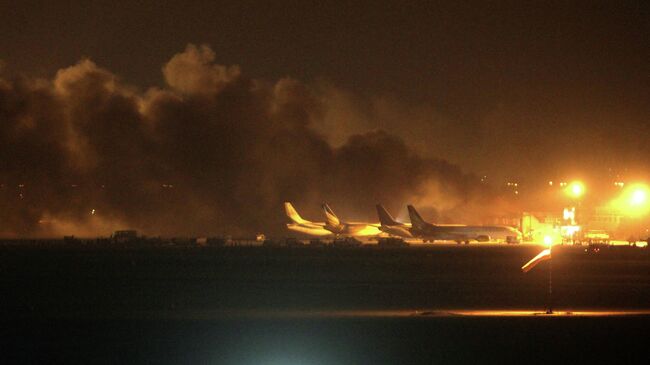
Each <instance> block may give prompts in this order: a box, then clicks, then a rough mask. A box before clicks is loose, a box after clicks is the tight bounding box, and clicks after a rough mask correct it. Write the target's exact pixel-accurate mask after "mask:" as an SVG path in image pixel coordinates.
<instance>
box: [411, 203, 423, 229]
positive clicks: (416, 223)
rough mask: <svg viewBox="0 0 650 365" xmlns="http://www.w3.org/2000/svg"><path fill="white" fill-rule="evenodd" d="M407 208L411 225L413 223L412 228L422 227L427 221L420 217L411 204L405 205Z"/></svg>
mask: <svg viewBox="0 0 650 365" xmlns="http://www.w3.org/2000/svg"><path fill="white" fill-rule="evenodd" d="M407 208H408V210H409V218H410V219H411V225H413V228H415V229H423V228H424V227H425V226H426V224H427V223H426V222H425V221H424V219H422V217H420V213H418V211H417V210H415V207H413V206H412V205H409V206H407Z"/></svg>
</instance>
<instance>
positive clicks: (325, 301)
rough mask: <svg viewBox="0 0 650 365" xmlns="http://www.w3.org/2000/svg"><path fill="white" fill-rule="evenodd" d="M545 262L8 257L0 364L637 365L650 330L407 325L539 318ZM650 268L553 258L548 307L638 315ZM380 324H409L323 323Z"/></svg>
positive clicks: (371, 255)
mask: <svg viewBox="0 0 650 365" xmlns="http://www.w3.org/2000/svg"><path fill="white" fill-rule="evenodd" d="M540 250H541V249H540V248H539V247H529V246H528V247H527V246H520V247H517V246H508V247H505V246H504V247H481V246H478V245H476V246H470V247H465V246H462V247H448V246H440V247H428V248H411V249H399V250H380V249H368V248H360V249H309V248H294V249H278V248H276V249H269V248H262V247H256V248H221V249H215V248H140V249H133V248H132V249H107V248H92V247H81V248H80V247H67V248H66V247H57V248H43V247H41V248H37V247H15V246H12V247H7V246H5V247H0V290H1V293H2V301H0V310H1V314H2V316H1V317H0V319H1V323H0V325H1V326H2V329H1V331H0V337H1V338H0V339H1V340H2V350H4V351H3V356H4V357H5V360H7V362H9V363H71V362H80V361H81V362H87V363H91V362H92V363H97V362H100V363H133V362H136V363H183V364H184V363H191V364H193V363H216V364H219V363H224V364H342V363H345V364H348V363H349V364H375V363H394V364H399V363H467V362H473V363H476V362H502V361H506V360H511V361H520V362H532V363H541V362H545V363H548V362H549V361H553V362H572V363H584V362H587V360H588V359H589V356H591V355H594V354H596V355H598V356H599V357H600V358H601V359H604V358H607V359H610V360H612V361H617V362H619V363H629V362H638V361H639V360H641V361H640V363H644V362H645V361H643V360H644V359H647V358H648V356H647V354H648V352H647V351H646V350H645V348H646V347H650V346H646V344H647V345H650V331H649V329H650V327H649V326H648V324H650V320H649V318H650V317H649V316H647V315H635V316H613V317H612V316H610V317H579V316H564V317H540V316H527V317H526V316H524V317H509V316H506V317H503V316H490V317H472V316H470V317H467V316H455V315H451V316H422V315H417V314H416V313H427V312H433V313H448V312H453V311H471V310H487V309H502V310H508V309H512V310H543V309H544V308H545V306H546V304H547V301H548V298H547V285H548V263H543V264H541V265H540V266H539V267H538V268H535V269H534V270H533V271H531V272H530V273H527V274H522V273H521V272H520V269H519V268H520V267H521V265H523V263H525V262H526V261H527V260H529V259H530V258H532V257H533V256H534V255H536V254H537V253H538V252H539V251H540ZM649 252H650V251H649V250H646V249H631V248H612V249H608V250H601V251H600V252H599V253H597V254H594V253H587V252H585V251H584V249H582V248H560V247H558V248H555V249H554V256H555V258H554V261H553V288H554V305H555V307H556V308H557V309H562V310H566V311H580V310H587V309H589V310H597V311H601V310H603V311H607V310H617V311H624V312H625V311H630V310H637V311H638V310H641V311H647V310H648V309H650V255H649ZM373 311H374V312H373ZM382 311H397V313H407V314H406V315H390V314H389V315H375V316H367V315H361V316H358V317H355V316H354V315H352V316H349V315H346V316H337V315H333V316H329V315H323V316H321V315H319V314H318V313H355V312H358V313H366V312H371V313H382ZM242 313H244V315H242ZM278 313H280V315H278ZM287 313H289V314H290V313H302V314H305V313H307V314H309V313H316V314H315V315H304V316H303V315H297V316H294V315H287ZM408 313H413V315H408ZM555 354H560V355H561V356H560V357H556V355H555ZM563 360H566V361H563Z"/></svg>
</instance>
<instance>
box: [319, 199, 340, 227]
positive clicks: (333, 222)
mask: <svg viewBox="0 0 650 365" xmlns="http://www.w3.org/2000/svg"><path fill="white" fill-rule="evenodd" d="M323 210H324V211H325V218H326V221H327V224H328V225H330V226H333V227H337V226H339V225H341V221H340V220H339V217H337V216H336V214H334V211H333V210H332V208H330V207H329V205H327V203H323Z"/></svg>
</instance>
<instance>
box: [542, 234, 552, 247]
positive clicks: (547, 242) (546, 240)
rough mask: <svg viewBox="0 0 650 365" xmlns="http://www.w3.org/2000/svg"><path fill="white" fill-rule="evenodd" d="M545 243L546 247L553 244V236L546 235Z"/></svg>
mask: <svg viewBox="0 0 650 365" xmlns="http://www.w3.org/2000/svg"><path fill="white" fill-rule="evenodd" d="M544 244H545V245H546V247H551V246H553V237H551V236H544Z"/></svg>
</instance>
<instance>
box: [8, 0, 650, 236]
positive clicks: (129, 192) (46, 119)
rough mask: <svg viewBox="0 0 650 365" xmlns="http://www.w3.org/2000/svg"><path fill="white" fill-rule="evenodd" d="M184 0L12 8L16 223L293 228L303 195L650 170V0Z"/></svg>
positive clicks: (475, 188) (392, 192)
mask: <svg viewBox="0 0 650 365" xmlns="http://www.w3.org/2000/svg"><path fill="white" fill-rule="evenodd" d="M167 3H168V2H159V1H158V2H148V1H138V2H133V3H132V4H128V3H126V2H123V3H117V4H116V3H114V2H100V1H97V2H79V3H75V2H66V1H56V2H46V3H42V2H31V1H24V2H19V3H15V4H3V5H1V6H0V34H2V37H0V60H1V61H2V63H1V64H2V68H1V69H0V123H1V125H2V127H0V128H1V129H0V143H1V144H2V146H1V147H0V161H2V162H4V167H3V168H2V169H1V170H0V179H2V181H1V183H2V184H5V185H6V187H3V189H11V191H10V192H7V191H5V192H4V193H3V194H4V195H3V198H2V199H3V202H4V204H5V205H7V206H12V207H18V208H16V209H15V210H12V213H11V214H9V213H2V215H3V216H2V217H1V218H2V221H3V222H2V223H0V233H2V234H5V235H19V236H21V235H30V234H45V233H44V232H55V233H56V234H58V233H60V232H62V231H66V230H73V231H74V230H76V229H79V230H80V231H83V232H93V233H94V232H99V231H101V232H103V231H106V230H110V229H113V228H115V227H122V226H125V225H129V226H134V227H136V228H140V229H144V230H145V231H149V232H162V233H163V234H175V233H196V232H205V233H213V234H214V233H220V232H224V231H226V230H233V231H237V232H244V233H247V232H255V231H257V230H260V229H264V230H271V231H272V230H273V229H275V228H274V227H278V225H279V224H278V222H279V221H278V220H281V218H282V217H279V218H278V217H276V216H277V215H278V211H279V210H278V209H280V208H279V207H280V204H281V202H282V201H284V200H293V201H296V202H297V203H298V206H299V207H303V206H304V207H311V206H316V207H317V203H318V202H320V201H323V200H327V201H330V202H333V203H334V205H335V207H336V206H337V205H338V207H339V208H340V209H341V210H342V211H343V212H344V213H348V214H349V213H358V214H357V215H358V216H359V215H361V216H363V217H365V216H367V215H369V214H371V213H372V207H373V206H374V203H376V202H377V201H382V202H385V203H386V204H387V205H388V206H389V208H392V209H397V208H398V207H400V206H403V205H404V204H406V203H408V202H414V203H416V204H418V203H420V204H421V205H429V206H436V207H437V208H438V209H439V210H441V211H446V210H449V211H452V212H453V211H463V209H465V210H466V208H467V207H471V206H474V205H476V204H482V203H483V202H482V201H481V200H480V199H479V200H478V201H477V199H474V197H475V196H480V197H485V196H488V195H489V194H488V193H484V192H483V190H482V189H483V188H482V186H481V184H479V183H478V178H477V177H479V176H483V175H487V176H488V181H490V182H492V183H493V184H494V186H496V185H498V184H502V183H503V182H505V181H509V180H515V181H519V182H521V183H523V184H528V185H532V184H538V183H543V182H545V181H548V180H556V179H572V178H582V179H585V180H587V181H599V180H607V181H610V180H612V179H615V178H616V177H615V175H617V174H620V175H622V178H624V179H639V178H647V177H648V176H649V175H650V168H649V167H648V163H647V160H648V157H649V156H650V144H649V143H648V140H649V138H648V137H650V123H649V122H650V120H649V116H650V104H649V103H648V100H649V98H648V96H650V62H649V61H650V47H648V41H647V40H648V39H649V36H650V6H648V3H647V2H643V1H627V2H607V3H601V2H594V1H589V2H584V3H580V2H572V3H571V4H566V3H565V2H557V3H556V2H549V1H543V2H530V3H526V4H522V2H519V1H515V2H506V1H499V2H489V3H474V2H461V1H453V2H449V3H436V2H422V3H417V2H408V3H405V2H394V3H388V2H383V3H378V2H374V1H373V2H370V1H369V2H355V3H354V4H348V3H343V4H329V3H328V4H325V3H324V2H313V3H312V2H309V1H297V2H268V3H266V2H250V1H236V2H219V1H203V2H178V3H177V4H167ZM169 3H171V2H169ZM188 45H189V46H188ZM221 65H223V66H221ZM612 181H613V180H612ZM18 184H26V185H27V187H26V188H25V189H28V190H26V191H25V192H24V194H23V196H21V197H20V198H16V196H17V194H18V191H16V189H17V188H16V186H17V185H18ZM169 184H171V185H173V188H172V189H169V188H167V187H163V188H162V190H161V191H162V193H161V191H158V190H156V189H158V188H159V187H161V186H163V185H169ZM71 185H78V186H79V187H80V188H81V189H85V190H83V191H82V192H79V191H77V190H75V191H71V189H70V188H69V187H70V186H71ZM101 186H104V187H103V188H101V189H103V190H101V189H100V188H99V187H101ZM78 190H80V189H78ZM172 190H173V192H172V193H170V191H172ZM165 194H166V195H165ZM16 199H19V200H16ZM481 199H482V198H481ZM485 199H487V198H485ZM360 206H363V208H359V207H360ZM90 209H97V212H98V215H99V216H101V222H98V221H96V220H97V219H99V218H98V217H95V216H94V215H93V217H91V218H89V217H88V212H89V211H90ZM310 209H311V212H315V211H316V210H315V209H313V208H307V211H308V212H310ZM16 213H19V214H16ZM179 215H180V216H184V217H192V219H190V220H182V219H181V220H180V221H179V220H178V219H177V218H176V217H177V216H179ZM43 220H45V221H57V222H58V223H56V229H55V228H47V229H43V228H42V225H43V223H38V222H39V221H43ZM215 222H220V223H215ZM79 227H83V228H79Z"/></svg>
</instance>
